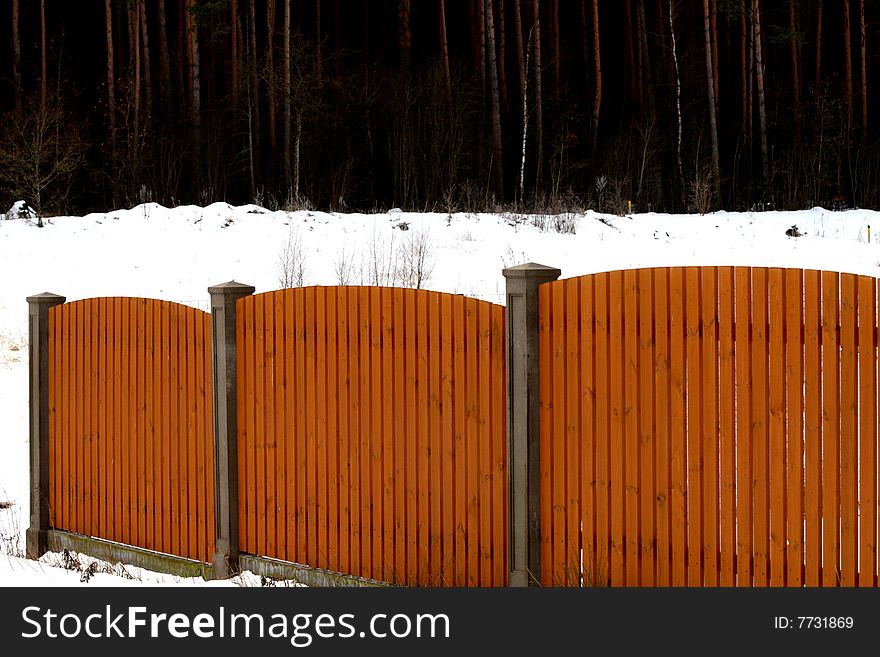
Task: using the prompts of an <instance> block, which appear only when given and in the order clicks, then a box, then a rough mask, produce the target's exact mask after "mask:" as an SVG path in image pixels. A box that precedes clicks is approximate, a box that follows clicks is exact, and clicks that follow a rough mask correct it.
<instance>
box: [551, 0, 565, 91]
mask: <svg viewBox="0 0 880 657" xmlns="http://www.w3.org/2000/svg"><path fill="white" fill-rule="evenodd" d="M550 20H551V23H550V26H551V27H550V30H551V32H552V39H551V43H552V44H553V91H554V94H555V96H556V98H559V97H560V93H559V90H560V86H561V84H562V69H561V65H560V45H559V44H560V39H559V0H551V2H550Z"/></svg>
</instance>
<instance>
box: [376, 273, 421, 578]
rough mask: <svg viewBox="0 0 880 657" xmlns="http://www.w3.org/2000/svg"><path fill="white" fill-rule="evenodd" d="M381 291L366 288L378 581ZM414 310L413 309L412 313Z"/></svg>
mask: <svg viewBox="0 0 880 657" xmlns="http://www.w3.org/2000/svg"><path fill="white" fill-rule="evenodd" d="M381 294H382V289H381V288H379V287H371V288H370V377H371V378H370V420H369V435H370V464H369V468H370V498H371V522H372V527H373V533H372V546H371V551H372V555H373V560H372V563H373V566H372V567H373V573H374V575H373V576H374V577H377V578H378V577H382V576H383V570H384V568H385V563H386V559H385V555H384V550H383V545H384V537H383V533H382V530H383V522H384V513H383V511H384V510H383V507H384V505H385V495H384V486H383V482H382V459H383V458H384V456H385V455H384V440H383V435H382V421H383V418H382V414H383V411H384V400H383V396H382V381H383V376H384V370H383V364H384V363H383V354H382V298H381ZM413 310H415V309H413Z"/></svg>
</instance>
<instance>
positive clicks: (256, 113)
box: [247, 0, 261, 162]
mask: <svg viewBox="0 0 880 657" xmlns="http://www.w3.org/2000/svg"><path fill="white" fill-rule="evenodd" d="M248 50H249V52H248V56H247V70H248V77H249V78H250V104H251V112H252V114H253V122H252V126H251V131H252V134H253V142H254V159H255V161H257V162H259V161H260V132H261V130H260V78H259V76H258V75H257V53H258V52H259V45H258V43H257V8H256V3H255V2H254V0H250V1H249V3H248Z"/></svg>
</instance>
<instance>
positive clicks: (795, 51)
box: [788, 0, 801, 132]
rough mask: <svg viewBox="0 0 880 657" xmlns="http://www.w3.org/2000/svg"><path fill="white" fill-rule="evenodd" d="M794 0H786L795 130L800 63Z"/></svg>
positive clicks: (798, 112) (799, 114)
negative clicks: (789, 34)
mask: <svg viewBox="0 0 880 657" xmlns="http://www.w3.org/2000/svg"><path fill="white" fill-rule="evenodd" d="M794 3H795V0H788V18H789V24H790V27H791V38H790V39H789V42H788V43H789V55H790V57H791V90H792V93H793V94H794V122H795V126H796V128H797V131H798V132H800V129H801V71H800V69H801V63H800V52H799V48H798V43H797V38H796V37H797V33H798V32H797V29H798V23H797V13H796V11H795V6H794Z"/></svg>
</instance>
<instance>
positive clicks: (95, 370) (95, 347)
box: [89, 299, 143, 537]
mask: <svg viewBox="0 0 880 657" xmlns="http://www.w3.org/2000/svg"><path fill="white" fill-rule="evenodd" d="M90 303H91V309H90V312H91V316H92V330H91V337H90V341H91V350H92V353H91V366H90V368H89V374H90V386H91V402H92V403H91V410H90V416H91V433H92V440H91V450H92V531H93V532H94V535H95V536H100V537H103V531H102V530H103V513H102V507H103V500H104V499H105V497H104V487H103V485H102V484H103V470H102V469H101V456H102V454H103V450H104V446H103V435H102V433H101V414H100V411H101V410H102V407H101V371H100V360H101V356H100V340H101V305H102V304H101V300H100V299H92V300H91V302H90ZM142 513H143V512H142Z"/></svg>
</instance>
